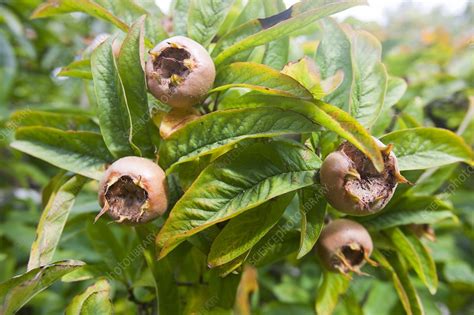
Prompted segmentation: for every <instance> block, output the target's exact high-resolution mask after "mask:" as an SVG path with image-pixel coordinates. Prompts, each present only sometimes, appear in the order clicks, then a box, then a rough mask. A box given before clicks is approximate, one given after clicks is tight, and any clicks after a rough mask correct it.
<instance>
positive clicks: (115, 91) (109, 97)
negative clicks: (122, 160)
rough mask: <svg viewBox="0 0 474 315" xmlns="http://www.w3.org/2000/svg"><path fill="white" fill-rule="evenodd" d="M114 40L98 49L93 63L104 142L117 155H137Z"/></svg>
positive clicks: (107, 41) (93, 57)
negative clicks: (114, 49) (114, 53)
mask: <svg viewBox="0 0 474 315" xmlns="http://www.w3.org/2000/svg"><path fill="white" fill-rule="evenodd" d="M113 40H114V39H113V38H110V39H108V40H106V41H105V42H104V43H102V44H101V45H99V47H97V48H96V49H95V50H94V52H93V53H92V56H91V66H92V77H93V79H94V89H95V94H96V97H97V106H98V116H99V122H100V129H101V131H102V136H103V137H104V142H105V144H106V145H107V147H108V148H109V150H110V152H111V153H112V154H113V155H114V157H123V156H127V155H135V154H134V153H135V152H134V151H133V150H132V147H131V146H130V142H129V140H130V135H131V133H130V132H131V126H130V125H131V121H130V113H129V110H128V108H127V104H126V103H125V102H124V95H123V94H124V93H123V86H122V84H121V81H120V78H119V74H118V71H117V65H116V63H115V58H114V55H113V53H112V42H113Z"/></svg>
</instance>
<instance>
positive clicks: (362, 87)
mask: <svg viewBox="0 0 474 315" xmlns="http://www.w3.org/2000/svg"><path fill="white" fill-rule="evenodd" d="M351 43H352V63H353V64H352V66H353V73H354V79H353V84H352V89H351V94H352V98H351V113H352V115H353V116H354V117H355V118H357V120H358V121H359V122H360V123H361V124H362V125H363V126H365V127H367V128H370V127H371V126H372V125H373V124H374V123H375V120H376V119H377V117H378V116H379V114H380V112H381V111H382V107H383V105H384V99H385V92H386V90H387V81H388V74H387V70H386V69H385V66H384V64H383V63H382V61H381V59H382V45H381V44H380V42H379V41H378V40H377V38H375V36H373V35H371V34H370V33H368V32H366V31H353V32H352V33H351Z"/></svg>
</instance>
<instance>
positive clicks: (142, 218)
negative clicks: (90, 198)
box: [95, 156, 168, 224]
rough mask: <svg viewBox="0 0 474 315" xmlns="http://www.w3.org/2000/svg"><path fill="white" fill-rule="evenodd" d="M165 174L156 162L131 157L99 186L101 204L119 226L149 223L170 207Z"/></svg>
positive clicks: (119, 163)
mask: <svg viewBox="0 0 474 315" xmlns="http://www.w3.org/2000/svg"><path fill="white" fill-rule="evenodd" d="M166 193H167V189H166V178H165V172H164V171H163V170H162V169H161V168H160V167H159V166H158V165H157V164H155V163H153V162H152V161H150V160H148V159H145V158H141V157H136V156H127V157H124V158H121V159H119V160H117V161H115V162H114V163H113V164H112V165H110V167H109V168H108V169H107V170H106V172H105V174H104V177H103V178H102V180H101V181H100V183H99V204H100V206H101V207H102V210H101V211H100V213H99V214H98V215H97V217H96V218H95V220H96V221H97V220H98V219H99V217H101V216H102V215H103V214H104V213H106V212H107V213H108V214H109V216H110V217H111V218H112V219H114V220H115V221H116V222H118V223H122V222H124V223H130V224H136V223H145V222H148V221H151V220H153V219H155V218H156V217H158V216H160V215H162V214H163V213H164V212H165V211H166V208H167V207H168V197H167V194H166Z"/></svg>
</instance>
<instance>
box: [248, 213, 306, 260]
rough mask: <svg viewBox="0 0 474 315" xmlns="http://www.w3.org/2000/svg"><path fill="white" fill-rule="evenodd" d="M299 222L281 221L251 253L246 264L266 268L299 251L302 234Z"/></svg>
mask: <svg viewBox="0 0 474 315" xmlns="http://www.w3.org/2000/svg"><path fill="white" fill-rule="evenodd" d="M297 224H298V222H297V220H287V219H281V220H280V221H279V222H278V224H277V225H276V226H274V227H273V228H272V229H271V230H270V232H268V233H267V234H266V235H265V237H264V238H262V239H261V240H260V241H259V242H258V243H257V244H256V245H255V246H254V247H253V248H252V249H251V250H250V252H249V254H248V256H247V257H246V260H245V261H246V262H248V263H249V264H252V265H254V266H256V267H261V266H266V265H269V264H271V263H274V262H276V261H278V260H281V259H284V258H285V257H286V256H288V255H290V254H292V253H294V252H296V251H297V250H298V245H299V239H300V232H299V231H297V230H296V227H297Z"/></svg>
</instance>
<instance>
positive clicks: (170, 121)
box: [160, 108, 200, 139]
mask: <svg viewBox="0 0 474 315" xmlns="http://www.w3.org/2000/svg"><path fill="white" fill-rule="evenodd" d="M199 117H200V115H199V112H198V111H197V110H195V109H194V108H185V109H181V108H175V109H172V110H171V111H170V112H169V113H167V114H166V115H164V117H163V119H162V120H161V124H160V135H161V137H162V138H163V139H167V138H168V137H169V136H171V135H172V134H173V133H174V132H175V131H177V130H179V129H181V128H183V127H184V126H185V125H186V124H187V123H189V122H191V121H193V120H196V119H198V118H199Z"/></svg>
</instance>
